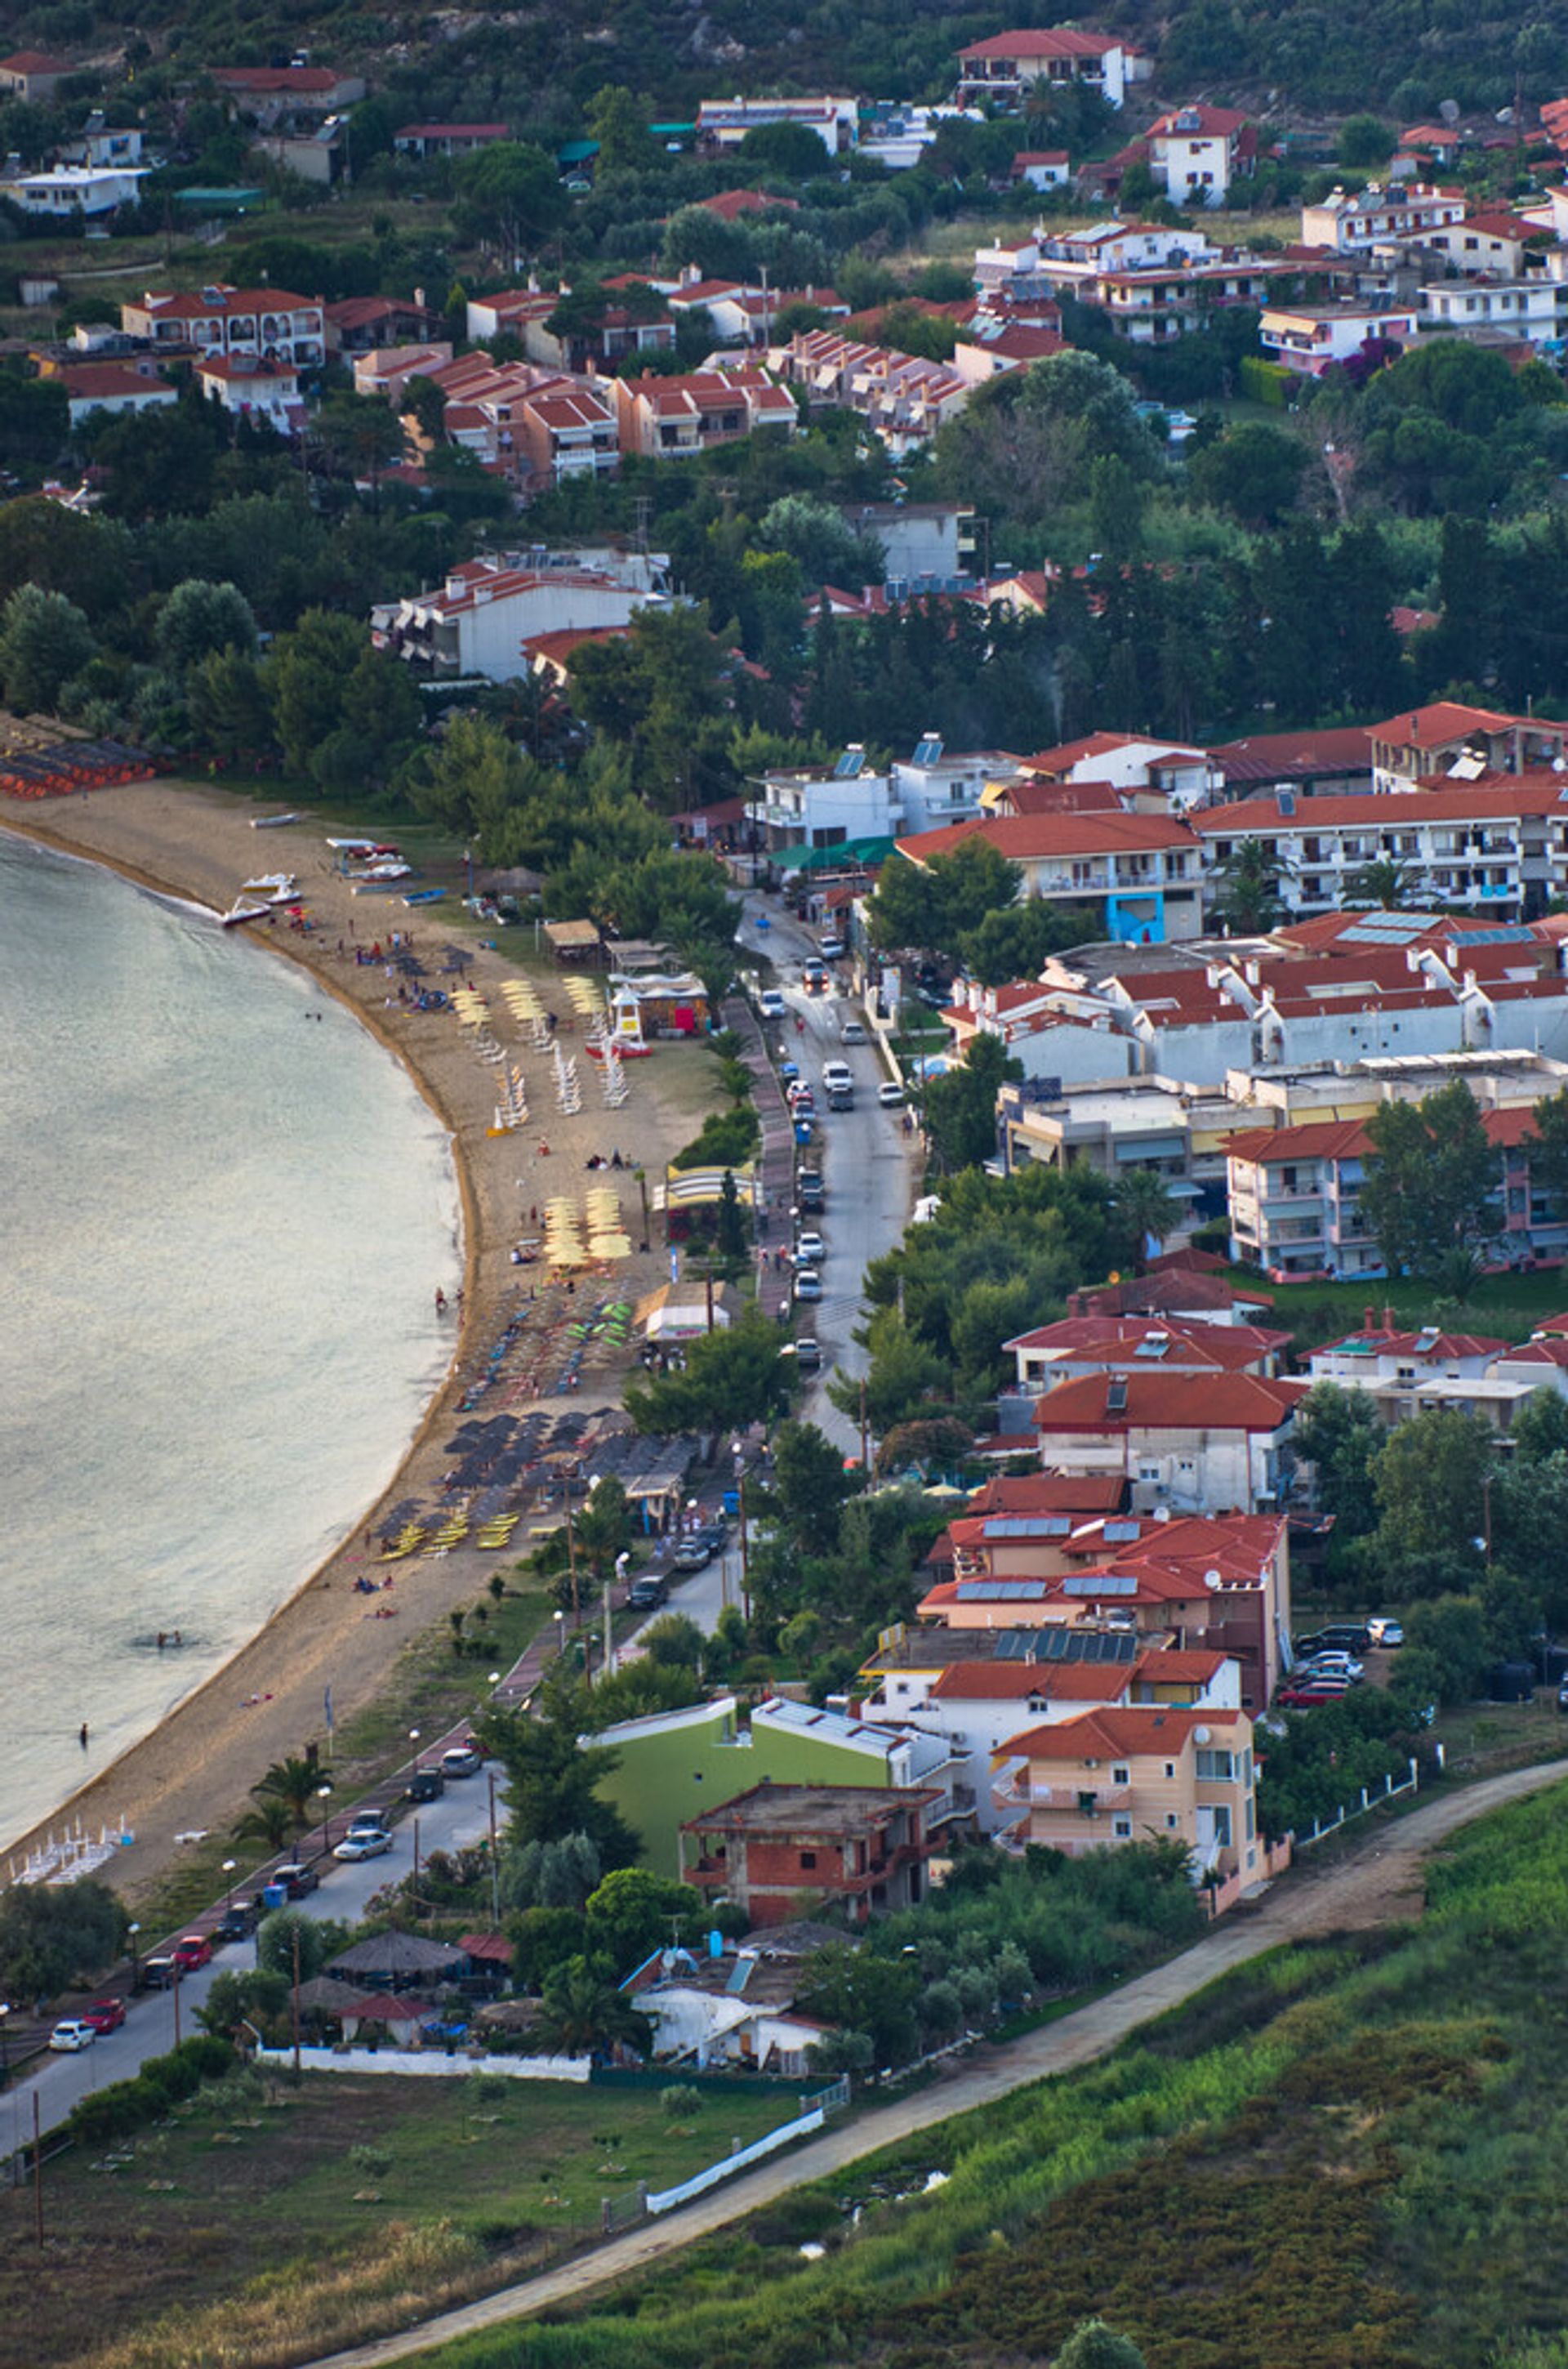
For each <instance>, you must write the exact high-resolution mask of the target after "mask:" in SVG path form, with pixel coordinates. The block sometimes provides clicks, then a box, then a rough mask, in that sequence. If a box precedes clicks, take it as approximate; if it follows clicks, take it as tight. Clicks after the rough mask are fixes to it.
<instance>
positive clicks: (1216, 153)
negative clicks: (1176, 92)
mask: <svg viewBox="0 0 1568 2369" xmlns="http://www.w3.org/2000/svg"><path fill="white" fill-rule="evenodd" d="M1140 144H1142V145H1143V146H1144V147H1145V148H1146V150H1147V153H1148V157H1149V167H1150V172H1151V173H1152V174H1153V176H1154V177H1155V179H1156V180H1157V181H1160V182H1162V183H1163V185H1164V191H1165V195H1166V197H1167V198H1169V200H1171V203H1172V204H1173V206H1191V205H1203V206H1222V205H1223V204H1224V203H1225V201H1226V200H1227V199H1228V198H1229V197H1230V191H1231V189H1232V188H1233V187H1234V186H1235V184H1236V182H1237V181H1238V180H1244V179H1248V178H1250V177H1251V176H1252V174H1253V171H1254V169H1255V168H1256V165H1257V154H1258V142H1257V133H1256V132H1255V131H1254V130H1253V126H1252V125H1251V124H1250V123H1249V122H1248V121H1247V119H1246V117H1245V116H1244V115H1239V114H1237V112H1236V110H1235V109H1234V108H1230V107H1208V106H1205V105H1190V106H1185V107H1173V108H1172V109H1170V111H1169V113H1167V114H1165V115H1161V116H1157V117H1156V118H1155V120H1154V121H1153V122H1152V123H1151V124H1150V127H1149V130H1148V132H1146V133H1145V135H1144V140H1143V142H1142V143H1140Z"/></svg>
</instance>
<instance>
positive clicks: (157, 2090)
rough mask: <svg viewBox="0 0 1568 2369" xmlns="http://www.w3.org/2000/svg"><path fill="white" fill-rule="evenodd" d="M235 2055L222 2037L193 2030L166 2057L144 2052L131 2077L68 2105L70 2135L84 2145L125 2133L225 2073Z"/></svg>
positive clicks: (154, 2119)
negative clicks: (142, 2058)
mask: <svg viewBox="0 0 1568 2369" xmlns="http://www.w3.org/2000/svg"><path fill="white" fill-rule="evenodd" d="M234 2062H235V2050H234V2048H233V2046H232V2045H231V2044H230V2043H229V2042H228V2041H226V2040H220V2039H218V2038H217V2037H216V2036H215V2035H214V2034H212V2033H210V2032H198V2033H197V2034H195V2036H194V2037H193V2038H191V2039H189V2040H182V2041H181V2042H180V2043H179V2046H178V2047H177V2048H171V2049H170V2050H169V2052H168V2054H167V2055H166V2056H149V2057H148V2059H147V2061H146V2063H145V2064H144V2065H143V2067H142V2070H141V2072H140V2073H139V2074H137V2075H136V2077H135V2078H134V2079H133V2080H130V2081H115V2082H113V2083H111V2084H110V2086H109V2089H99V2090H98V2091H97V2092H96V2094H95V2095H94V2096H92V2097H90V2098H83V2099H81V2100H79V2101H78V2103H77V2104H76V2105H74V2107H73V2108H72V2110H71V2120H70V2123H69V2126H68V2127H69V2129H70V2132H71V2135H72V2137H73V2138H75V2139H80V2140H81V2141H82V2143H83V2145H84V2146H101V2145H102V2143H103V2142H104V2141H105V2140H106V2139H119V2138H124V2137H126V2136H127V2135H128V2134H130V2133H131V2132H132V2131H134V2130H139V2129H140V2128H141V2127H142V2125H143V2123H152V2122H156V2121H158V2120H159V2119H160V2118H161V2117H162V2116H163V2115H165V2114H166V2113H167V2112H168V2110H169V2108H170V2107H171V2106H173V2105H177V2104H178V2102H179V2100H181V2099H182V2098H189V2097H192V2096H194V2094H195V2092H196V2091H197V2090H198V2089H200V2087H201V2085H202V2083H203V2082H204V2081H212V2080H216V2079H217V2078H218V2077H219V2076H220V2075H222V2074H224V2073H226V2072H228V2070H229V2069H230V2067H231V2066H233V2064H234Z"/></svg>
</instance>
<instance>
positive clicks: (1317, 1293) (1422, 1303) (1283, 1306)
mask: <svg viewBox="0 0 1568 2369" xmlns="http://www.w3.org/2000/svg"><path fill="white" fill-rule="evenodd" d="M1230 1277H1231V1280H1232V1281H1233V1282H1235V1283H1238V1284H1241V1285H1255V1286H1257V1287H1259V1288H1260V1289H1262V1290H1264V1291H1266V1293H1267V1294H1268V1297H1269V1298H1270V1299H1271V1300H1272V1301H1273V1303H1274V1317H1275V1322H1276V1323H1277V1324H1279V1325H1280V1326H1282V1327H1288V1329H1289V1330H1290V1331H1291V1332H1292V1333H1295V1335H1296V1338H1297V1341H1298V1343H1299V1345H1301V1346H1303V1347H1306V1348H1317V1347H1320V1346H1321V1345H1322V1343H1324V1342H1325V1341H1331V1340H1333V1338H1334V1336H1335V1334H1336V1333H1352V1332H1356V1331H1358V1330H1359V1329H1360V1326H1361V1323H1362V1321H1363V1318H1364V1315H1365V1311H1366V1310H1367V1309H1368V1308H1371V1309H1372V1310H1374V1317H1375V1322H1377V1323H1379V1324H1381V1322H1382V1321H1383V1310H1384V1308H1385V1307H1388V1308H1391V1309H1392V1310H1393V1311H1394V1318H1395V1321H1396V1322H1397V1323H1399V1324H1401V1325H1403V1326H1407V1327H1408V1328H1409V1329H1411V1330H1412V1331H1416V1330H1418V1329H1419V1328H1420V1327H1421V1326H1422V1325H1423V1324H1440V1325H1442V1326H1443V1327H1444V1328H1445V1330H1447V1331H1448V1332H1458V1333H1482V1334H1490V1335H1492V1336H1494V1338H1497V1339H1500V1340H1507V1341H1524V1340H1528V1337H1529V1335H1530V1333H1532V1332H1533V1331H1534V1330H1535V1328H1536V1326H1537V1325H1539V1322H1540V1321H1541V1319H1542V1318H1543V1317H1546V1316H1556V1315H1559V1314H1560V1313H1561V1312H1562V1310H1563V1309H1564V1308H1565V1307H1568V1276H1565V1275H1564V1274H1563V1273H1562V1270H1561V1269H1560V1268H1556V1267H1547V1268H1544V1269H1540V1270H1539V1271H1538V1272H1537V1273H1536V1274H1534V1275H1489V1276H1485V1277H1484V1278H1483V1280H1482V1282H1481V1283H1479V1284H1478V1285H1477V1286H1476V1287H1475V1289H1474V1291H1473V1292H1472V1293H1471V1296H1470V1298H1469V1299H1467V1300H1465V1301H1464V1302H1463V1304H1462V1305H1460V1304H1459V1303H1457V1302H1456V1301H1453V1300H1451V1299H1440V1298H1439V1297H1438V1296H1437V1294H1436V1292H1435V1291H1434V1290H1433V1288H1432V1287H1431V1285H1430V1284H1426V1283H1420V1282H1416V1281H1414V1280H1412V1279H1410V1278H1408V1277H1406V1278H1403V1279H1402V1280H1400V1281H1399V1282H1386V1281H1385V1282H1361V1283H1268V1282H1266V1281H1265V1279H1264V1278H1263V1277H1262V1276H1260V1275H1259V1274H1258V1273H1257V1270H1256V1269H1255V1268H1253V1267H1244V1266H1235V1267H1232V1268H1231V1269H1230Z"/></svg>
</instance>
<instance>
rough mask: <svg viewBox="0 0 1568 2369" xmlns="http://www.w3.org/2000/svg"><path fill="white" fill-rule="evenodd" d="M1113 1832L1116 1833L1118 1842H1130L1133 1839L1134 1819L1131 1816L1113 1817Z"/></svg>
mask: <svg viewBox="0 0 1568 2369" xmlns="http://www.w3.org/2000/svg"><path fill="white" fill-rule="evenodd" d="M1111 1832H1112V1834H1113V1835H1115V1837H1116V1840H1117V1842H1119V1843H1130V1842H1131V1840H1132V1820H1131V1819H1130V1818H1113V1819H1112V1821H1111Z"/></svg>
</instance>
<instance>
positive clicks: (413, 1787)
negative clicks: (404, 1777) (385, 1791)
mask: <svg viewBox="0 0 1568 2369" xmlns="http://www.w3.org/2000/svg"><path fill="white" fill-rule="evenodd" d="M445 1791H446V1779H445V1778H444V1777H443V1776H442V1775H441V1770H440V1769H439V1768H418V1769H416V1770H415V1772H414V1774H413V1776H412V1777H410V1778H409V1780H408V1782H407V1784H406V1786H405V1788H404V1791H403V1798H404V1800H405V1801H406V1802H439V1801H440V1800H441V1795H442V1794H443V1793H444V1792H445Z"/></svg>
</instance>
